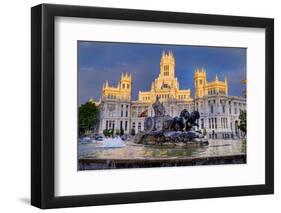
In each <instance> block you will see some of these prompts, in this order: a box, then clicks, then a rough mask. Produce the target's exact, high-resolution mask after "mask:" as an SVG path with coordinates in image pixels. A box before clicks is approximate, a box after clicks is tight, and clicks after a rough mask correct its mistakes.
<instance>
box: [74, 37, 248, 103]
mask: <svg viewBox="0 0 281 213" xmlns="http://www.w3.org/2000/svg"><path fill="white" fill-rule="evenodd" d="M163 50H165V51H169V50H172V52H173V54H174V57H175V63H176V66H175V75H176V77H177V78H178V81H179V85H180V89H188V88H190V89H191V91H192V95H193V94H194V89H193V88H194V85H193V75H194V71H195V69H196V68H201V67H203V68H205V69H206V71H207V78H208V80H209V81H210V80H213V79H214V78H215V75H216V74H217V75H218V77H219V79H220V80H224V77H225V76H227V78H228V84H229V95H237V96H241V95H242V90H243V85H242V84H241V80H242V79H245V78H246V51H247V50H246V49H245V48H224V47H206V46H187V45H166V44H165V45H162V44H134V43H114V42H93V41H78V79H79V105H80V104H82V103H84V102H86V101H87V100H88V99H89V97H93V98H94V99H95V100H99V99H100V97H101V90H102V84H103V83H104V82H105V81H106V80H108V81H109V85H110V86H116V85H117V83H118V81H119V80H120V77H121V73H122V72H129V73H132V76H133V87H132V98H133V100H136V99H137V95H138V91H149V90H150V86H151V83H152V81H154V79H155V78H157V76H158V74H159V72H160V67H159V63H160V58H161V54H162V51H163Z"/></svg>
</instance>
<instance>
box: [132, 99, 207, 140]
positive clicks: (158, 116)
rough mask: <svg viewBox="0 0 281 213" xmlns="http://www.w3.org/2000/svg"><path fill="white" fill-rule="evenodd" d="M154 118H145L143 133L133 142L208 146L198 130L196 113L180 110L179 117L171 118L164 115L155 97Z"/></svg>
mask: <svg viewBox="0 0 281 213" xmlns="http://www.w3.org/2000/svg"><path fill="white" fill-rule="evenodd" d="M152 107H153V110H154V114H155V115H154V116H150V117H146V118H145V121H144V131H143V132H140V133H138V134H137V135H136V137H135V142H136V143H139V144H149V145H165V144H169V145H170V144H174V145H177V144H197V145H208V140H207V139H205V137H204V135H203V133H202V132H201V131H200V130H195V127H199V126H198V124H197V120H198V119H199V118H200V114H199V112H198V111H193V112H188V111H187V110H186V109H184V110H182V111H181V113H180V115H179V116H176V117H174V118H173V117H171V116H169V115H166V114H165V107H164V105H163V104H162V103H161V102H160V101H159V97H156V101H155V103H154V104H153V105H152Z"/></svg>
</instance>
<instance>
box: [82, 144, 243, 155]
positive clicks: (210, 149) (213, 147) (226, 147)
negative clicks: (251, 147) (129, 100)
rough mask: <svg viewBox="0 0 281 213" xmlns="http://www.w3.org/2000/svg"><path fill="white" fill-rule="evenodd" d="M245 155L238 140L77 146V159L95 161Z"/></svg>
mask: <svg viewBox="0 0 281 213" xmlns="http://www.w3.org/2000/svg"><path fill="white" fill-rule="evenodd" d="M245 153H246V144H245V143H244V142H242V141H240V140H210V141H209V145H208V146H202V147H188V146H187V147H186V146H175V147H167V146H144V145H133V144H131V143H130V145H127V146H125V147H121V148H102V147H97V146H96V145H95V144H79V145H78V157H79V159H82V158H95V159H144V158H171V159H172V158H183V157H211V156H225V155H237V154H245Z"/></svg>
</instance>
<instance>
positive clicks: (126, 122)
mask: <svg viewBox="0 0 281 213" xmlns="http://www.w3.org/2000/svg"><path fill="white" fill-rule="evenodd" d="M127 129H128V121H125V131H127Z"/></svg>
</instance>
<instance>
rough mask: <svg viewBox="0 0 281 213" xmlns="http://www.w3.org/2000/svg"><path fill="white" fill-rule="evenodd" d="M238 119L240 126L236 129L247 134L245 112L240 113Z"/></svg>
mask: <svg viewBox="0 0 281 213" xmlns="http://www.w3.org/2000/svg"><path fill="white" fill-rule="evenodd" d="M239 119H240V124H239V125H238V128H239V129H240V130H241V131H242V132H244V133H245V134H247V112H246V110H241V111H240V115H239Z"/></svg>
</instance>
